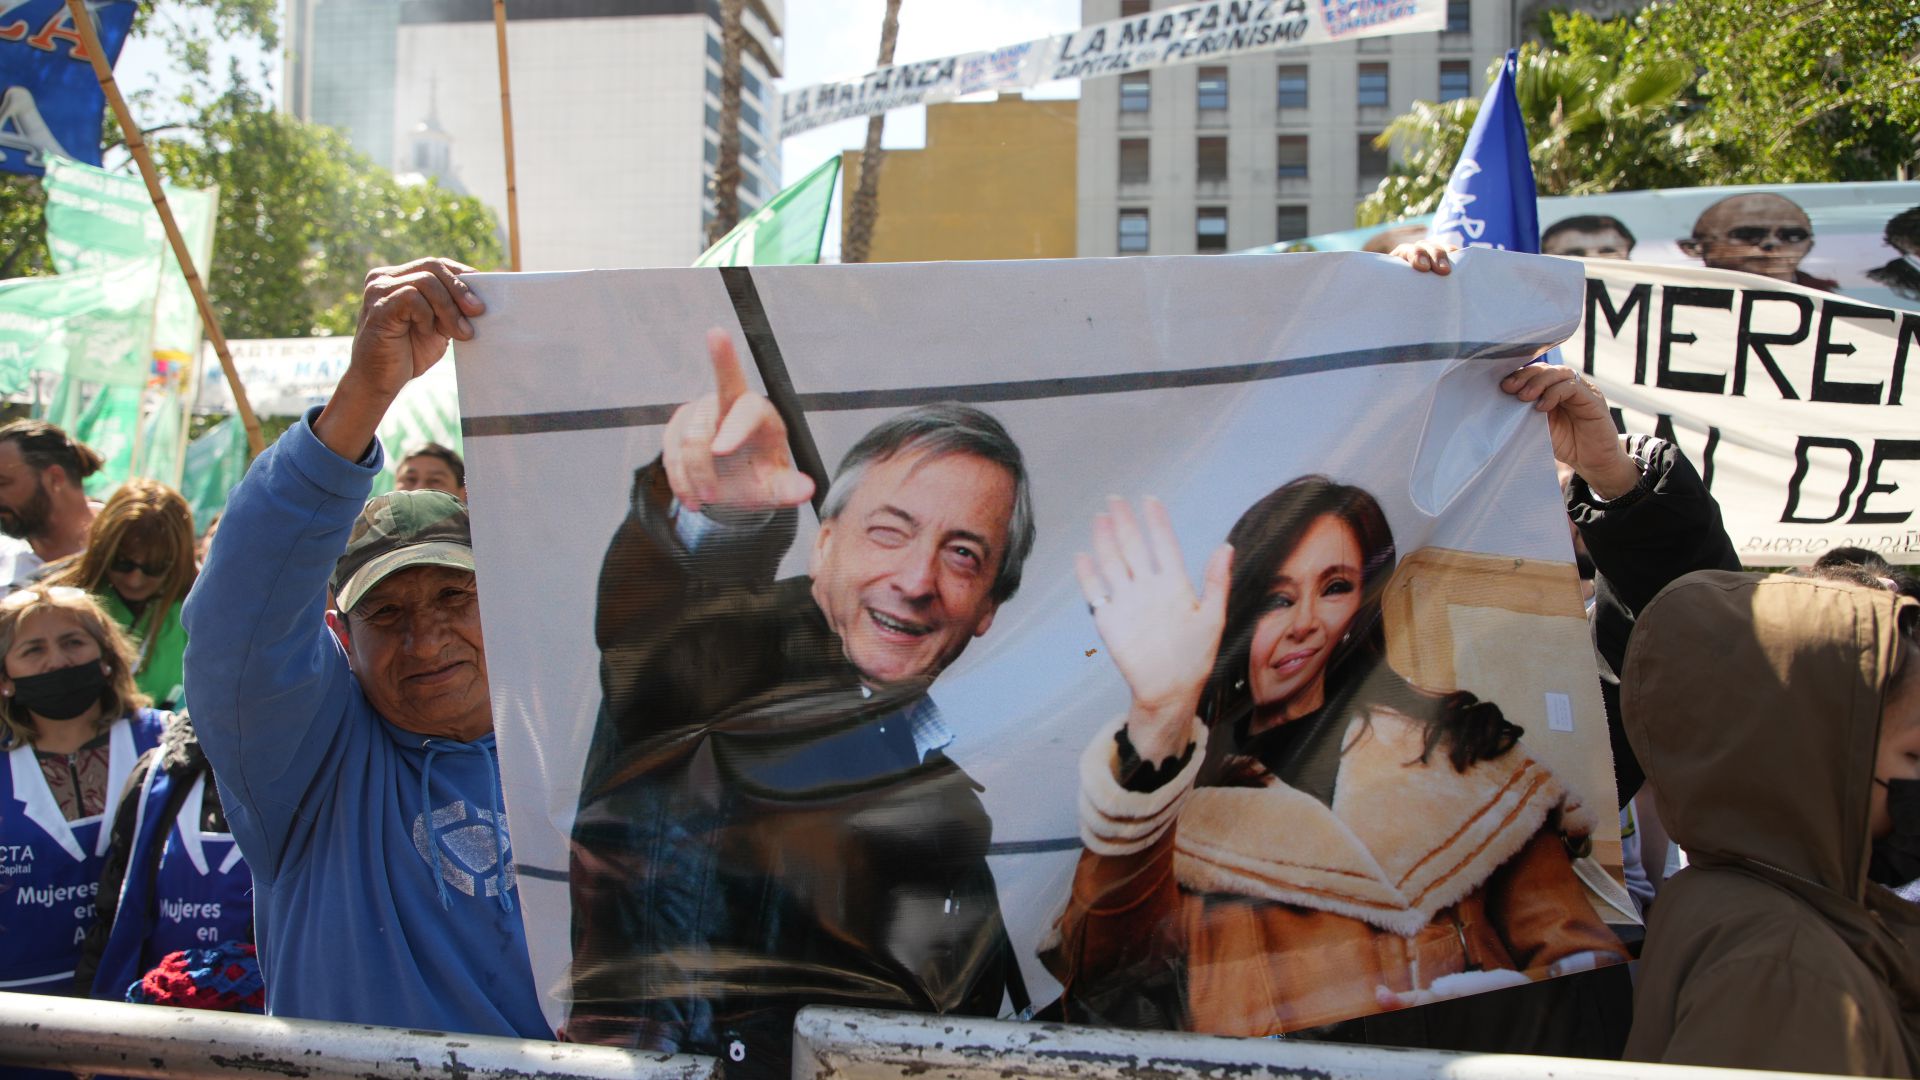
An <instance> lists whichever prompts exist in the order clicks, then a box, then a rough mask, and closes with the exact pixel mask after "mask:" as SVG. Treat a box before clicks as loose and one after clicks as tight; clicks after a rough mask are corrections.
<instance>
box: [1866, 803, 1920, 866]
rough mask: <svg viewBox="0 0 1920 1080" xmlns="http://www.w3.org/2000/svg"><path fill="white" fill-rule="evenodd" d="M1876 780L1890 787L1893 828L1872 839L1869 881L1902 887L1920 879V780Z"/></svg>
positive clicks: (1889, 815) (1890, 811)
mask: <svg viewBox="0 0 1920 1080" xmlns="http://www.w3.org/2000/svg"><path fill="white" fill-rule="evenodd" d="M1873 782H1874V783H1876V784H1879V785H1880V786H1881V787H1883V788H1886V789H1887V816H1888V817H1891V818H1892V819H1893V831H1892V832H1890V833H1888V834H1887V835H1886V836H1884V837H1881V838H1880V839H1878V840H1875V841H1874V842H1873V859H1872V861H1871V862H1869V863H1868V864H1867V880H1869V881H1875V882H1878V883H1880V884H1882V885H1887V886H1899V885H1905V884H1907V883H1908V882H1911V881H1920V780H1882V779H1880V778H1879V777H1877V776H1876V777H1874V778H1873Z"/></svg>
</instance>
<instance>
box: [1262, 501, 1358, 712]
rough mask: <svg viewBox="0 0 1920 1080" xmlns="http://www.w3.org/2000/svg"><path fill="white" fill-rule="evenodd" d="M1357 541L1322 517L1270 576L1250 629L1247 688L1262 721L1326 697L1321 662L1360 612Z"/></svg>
mask: <svg viewBox="0 0 1920 1080" xmlns="http://www.w3.org/2000/svg"><path fill="white" fill-rule="evenodd" d="M1363 565H1364V560H1363V556H1362V553H1361V551H1360V541H1359V538H1358V537H1356V536H1354V534H1353V530H1352V529H1351V528H1349V527H1348V526H1347V524H1346V522H1344V521H1341V520H1340V519H1339V518H1337V517H1334V516H1333V515H1331V514H1329V515H1325V516H1323V517H1321V518H1320V519H1319V520H1318V521H1315V522H1314V523H1313V524H1312V525H1311V526H1309V527H1308V528H1307V531H1306V532H1305V533H1303V534H1302V535H1301V537H1300V544H1299V546H1298V547H1296V548H1294V549H1293V553H1292V554H1291V555H1289V556H1287V559H1286V561H1285V562H1283V563H1281V564H1280V569H1279V571H1278V572H1277V573H1275V574H1274V577H1273V586H1272V591H1271V592H1270V593H1269V594H1268V598H1267V605H1266V613H1265V614H1263V615H1261V616H1260V621H1259V622H1258V623H1257V624H1255V626H1254V630H1253V649H1252V653H1251V656H1250V657H1249V661H1248V671H1247V686H1248V689H1249V690H1250V691H1251V692H1252V696H1253V702H1254V705H1255V707H1256V708H1257V709H1258V710H1259V711H1260V714H1261V716H1260V719H1261V720H1262V721H1264V722H1266V723H1276V722H1284V721H1286V720H1293V719H1297V718H1299V717H1301V716H1304V715H1306V714H1307V713H1310V712H1312V711H1313V710H1315V709H1317V708H1319V707H1320V705H1321V703H1322V702H1323V701H1324V700H1325V697H1326V687H1325V680H1326V672H1327V660H1328V659H1329V658H1330V657H1331V656H1332V655H1333V651H1334V649H1335V648H1336V647H1337V646H1338V645H1339V644H1340V639H1341V637H1342V635H1344V634H1345V633H1346V632H1347V627H1348V626H1350V625H1352V623H1353V617H1354V615H1355V614H1357V613H1358V612H1359V610H1360V596H1361V568H1362V566H1363Z"/></svg>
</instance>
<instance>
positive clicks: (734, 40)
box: [707, 0, 747, 247]
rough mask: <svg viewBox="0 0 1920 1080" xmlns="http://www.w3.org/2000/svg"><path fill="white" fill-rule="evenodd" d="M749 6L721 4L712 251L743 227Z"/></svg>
mask: <svg viewBox="0 0 1920 1080" xmlns="http://www.w3.org/2000/svg"><path fill="white" fill-rule="evenodd" d="M746 6H747V4H746V0H720V157H719V160H718V161H716V162H714V165H713V220H712V221H709V222H708V223H707V245H708V246H709V247H711V246H712V245H714V244H716V243H718V242H719V241H720V238H721V237H723V236H725V235H727V234H728V233H730V232H732V231H733V227H734V226H735V225H738V224H739V223H740V90H741V82H742V80H741V76H740V53H741V50H742V49H743V48H744V47H745V46H746V42H747V28H746V25H745V23H744V22H743V21H742V19H743V18H744V16H745V14H746Z"/></svg>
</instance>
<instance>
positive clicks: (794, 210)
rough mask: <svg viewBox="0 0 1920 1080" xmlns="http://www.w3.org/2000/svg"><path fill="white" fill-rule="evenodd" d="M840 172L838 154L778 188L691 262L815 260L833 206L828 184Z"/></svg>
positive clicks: (789, 262) (740, 263)
mask: <svg viewBox="0 0 1920 1080" xmlns="http://www.w3.org/2000/svg"><path fill="white" fill-rule="evenodd" d="M839 175H840V155H838V154H835V155H834V156H833V157H831V158H829V159H827V161H826V162H825V163H824V164H822V165H821V166H820V167H819V168H817V169H815V170H813V171H812V172H810V173H808V174H807V175H805V176H803V177H801V178H800V181H799V182H798V183H796V184H793V185H791V186H788V187H785V188H782V189H781V190H780V193H779V194H778V195H775V196H774V197H773V198H771V199H769V200H767V205H765V206H762V207H761V208H760V209H758V210H756V211H754V212H753V214H752V215H751V216H749V217H748V218H747V220H745V221H742V222H741V223H740V224H738V225H735V226H734V227H733V231H732V232H730V233H728V234H727V235H725V236H723V237H721V238H720V242H719V243H717V244H715V245H713V246H712V247H710V248H708V249H707V250H706V251H705V252H703V253H702V254H701V255H700V257H699V258H697V259H695V260H693V265H695V266H792V265H795V264H799V263H806V264H812V263H817V262H819V261H820V245H821V243H822V242H823V241H824V240H825V239H826V235H827V215H828V213H829V212H830V211H832V209H833V182H834V180H835V179H837V178H838V177H839Z"/></svg>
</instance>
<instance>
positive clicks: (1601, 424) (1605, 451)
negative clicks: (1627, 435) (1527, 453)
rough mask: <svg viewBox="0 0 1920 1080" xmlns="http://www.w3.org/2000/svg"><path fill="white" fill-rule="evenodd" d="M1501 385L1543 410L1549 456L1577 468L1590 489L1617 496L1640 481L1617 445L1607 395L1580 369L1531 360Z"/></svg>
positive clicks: (1637, 470)
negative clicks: (1549, 441)
mask: <svg viewBox="0 0 1920 1080" xmlns="http://www.w3.org/2000/svg"><path fill="white" fill-rule="evenodd" d="M1500 389H1502V390H1504V391H1506V392H1507V393H1509V394H1512V395H1513V396H1514V397H1516V398H1519V399H1520V400H1521V401H1530V402H1532V403H1533V407H1534V408H1535V409H1536V410H1538V411H1540V412H1543V413H1546V414H1547V430H1548V432H1549V433H1550V434H1551V435H1552V437H1553V457H1554V460H1556V461H1564V462H1566V463H1567V465H1568V466H1570V467H1571V468H1572V469H1573V471H1574V472H1576V473H1579V474H1580V477H1581V479H1583V480H1585V481H1586V482H1587V486H1589V487H1591V488H1592V489H1593V492H1594V494H1596V495H1598V496H1600V497H1601V498H1603V499H1617V498H1619V497H1620V496H1622V495H1625V494H1626V493H1627V492H1629V491H1632V490H1633V486H1634V485H1635V484H1637V483H1639V482H1640V470H1639V469H1638V468H1637V467H1636V466H1635V465H1634V463H1633V458H1631V457H1629V456H1628V455H1627V452H1626V450H1625V449H1624V448H1622V446H1621V445H1620V434H1619V432H1618V431H1617V430H1616V429H1615V428H1614V426H1613V415H1612V414H1611V413H1609V412H1608V411H1607V399H1606V395H1604V394H1602V393H1601V392H1600V388H1599V387H1597V386H1595V385H1594V384H1593V380H1592V379H1588V378H1585V377H1583V376H1582V375H1581V374H1580V373H1579V372H1578V371H1575V370H1574V369H1572V368H1570V367H1566V366H1563V365H1560V364H1530V365H1528V366H1527V367H1523V368H1521V369H1520V370H1519V371H1516V372H1514V373H1513V374H1511V375H1509V376H1507V377H1506V378H1504V379H1502V380H1500Z"/></svg>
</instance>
